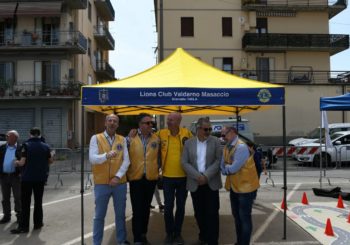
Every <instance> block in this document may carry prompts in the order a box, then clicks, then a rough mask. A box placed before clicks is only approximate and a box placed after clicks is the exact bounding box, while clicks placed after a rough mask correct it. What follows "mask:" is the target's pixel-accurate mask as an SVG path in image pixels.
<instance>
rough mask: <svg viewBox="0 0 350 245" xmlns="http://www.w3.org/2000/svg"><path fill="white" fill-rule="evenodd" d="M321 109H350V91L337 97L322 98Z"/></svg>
mask: <svg viewBox="0 0 350 245" xmlns="http://www.w3.org/2000/svg"><path fill="white" fill-rule="evenodd" d="M320 110H321V111H349V110H350V93H348V94H343V95H340V96H335V97H321V98H320Z"/></svg>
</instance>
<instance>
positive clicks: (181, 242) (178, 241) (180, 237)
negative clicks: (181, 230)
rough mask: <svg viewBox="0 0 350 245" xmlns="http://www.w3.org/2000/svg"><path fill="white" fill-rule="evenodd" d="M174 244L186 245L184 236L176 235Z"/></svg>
mask: <svg viewBox="0 0 350 245" xmlns="http://www.w3.org/2000/svg"><path fill="white" fill-rule="evenodd" d="M173 242H174V243H175V244H177V245H183V244H185V241H184V239H183V238H182V236H181V235H180V234H178V235H174V240H173Z"/></svg>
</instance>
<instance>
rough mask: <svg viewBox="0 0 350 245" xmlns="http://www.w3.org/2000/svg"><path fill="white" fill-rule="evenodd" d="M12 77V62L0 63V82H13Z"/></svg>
mask: <svg viewBox="0 0 350 245" xmlns="http://www.w3.org/2000/svg"><path fill="white" fill-rule="evenodd" d="M13 78H14V64H13V63H12V62H5V63H0V83H9V82H13ZM8 85H9V84H8Z"/></svg>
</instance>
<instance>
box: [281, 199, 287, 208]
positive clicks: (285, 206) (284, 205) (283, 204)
mask: <svg viewBox="0 0 350 245" xmlns="http://www.w3.org/2000/svg"><path fill="white" fill-rule="evenodd" d="M281 209H283V210H286V209H288V208H287V204H286V202H285V201H284V198H283V200H282V203H281Z"/></svg>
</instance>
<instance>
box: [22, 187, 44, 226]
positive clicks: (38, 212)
mask: <svg viewBox="0 0 350 245" xmlns="http://www.w3.org/2000/svg"><path fill="white" fill-rule="evenodd" d="M44 185H45V181H38V182H34V181H22V182H21V198H22V214H21V219H20V224H19V226H20V227H21V228H23V229H28V228H29V219H30V203H31V200H32V193H34V213H33V221H34V226H40V225H42V224H43V195H44Z"/></svg>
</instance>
